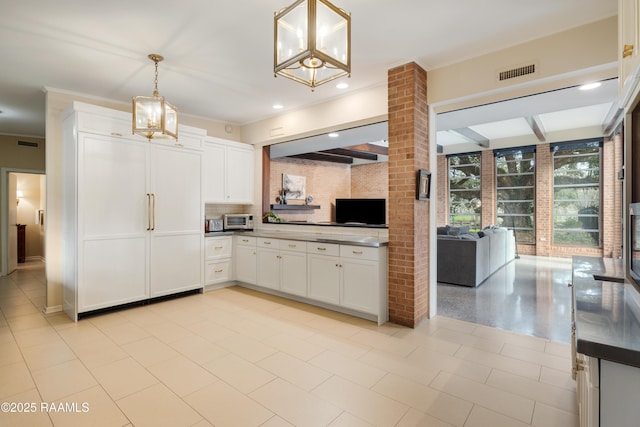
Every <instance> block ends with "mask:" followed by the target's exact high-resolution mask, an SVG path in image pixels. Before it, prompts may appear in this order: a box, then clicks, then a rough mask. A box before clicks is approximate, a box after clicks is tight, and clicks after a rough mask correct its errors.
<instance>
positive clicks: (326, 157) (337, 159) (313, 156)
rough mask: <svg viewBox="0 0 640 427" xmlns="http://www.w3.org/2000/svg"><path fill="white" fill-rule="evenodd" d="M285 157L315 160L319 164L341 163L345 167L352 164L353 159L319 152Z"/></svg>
mask: <svg viewBox="0 0 640 427" xmlns="http://www.w3.org/2000/svg"><path fill="white" fill-rule="evenodd" d="M287 157H290V158H294V159H305V160H317V161H320V162H331V163H342V164H345V165H350V164H352V163H353V159H352V158H351V157H345V156H335V155H333V154H324V153H319V152H315V153H306V154H296V155H293V156H287Z"/></svg>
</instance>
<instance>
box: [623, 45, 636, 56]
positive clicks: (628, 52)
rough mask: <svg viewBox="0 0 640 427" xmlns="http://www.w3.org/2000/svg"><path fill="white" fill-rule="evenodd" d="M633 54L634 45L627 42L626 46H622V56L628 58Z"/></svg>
mask: <svg viewBox="0 0 640 427" xmlns="http://www.w3.org/2000/svg"><path fill="white" fill-rule="evenodd" d="M631 55H633V45H632V44H625V45H624V47H623V48H622V57H623V58H626V57H628V56H631Z"/></svg>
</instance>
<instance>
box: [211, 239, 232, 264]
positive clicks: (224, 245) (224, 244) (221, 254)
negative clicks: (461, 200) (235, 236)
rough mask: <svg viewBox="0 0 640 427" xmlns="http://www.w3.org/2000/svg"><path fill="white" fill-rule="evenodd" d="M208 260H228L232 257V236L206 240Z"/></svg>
mask: <svg viewBox="0 0 640 427" xmlns="http://www.w3.org/2000/svg"><path fill="white" fill-rule="evenodd" d="M205 245H206V254H207V259H216V258H226V257H230V256H231V248H232V240H231V236H225V237H207V238H205Z"/></svg>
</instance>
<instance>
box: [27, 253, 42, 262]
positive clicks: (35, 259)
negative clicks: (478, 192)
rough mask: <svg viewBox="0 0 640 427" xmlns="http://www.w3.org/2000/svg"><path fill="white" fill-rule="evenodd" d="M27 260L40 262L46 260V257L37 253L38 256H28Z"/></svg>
mask: <svg viewBox="0 0 640 427" xmlns="http://www.w3.org/2000/svg"><path fill="white" fill-rule="evenodd" d="M25 261H40V262H46V261H45V258H44V257H43V256H40V255H37V256H28V257H26V258H25Z"/></svg>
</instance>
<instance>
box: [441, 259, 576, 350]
mask: <svg viewBox="0 0 640 427" xmlns="http://www.w3.org/2000/svg"><path fill="white" fill-rule="evenodd" d="M570 281H571V259H568V258H567V259H565V258H549V257H536V256H528V255H521V256H520V258H519V259H516V260H514V261H512V262H510V263H509V264H507V265H505V266H504V267H502V268H501V269H499V270H498V271H496V272H495V273H494V274H493V275H491V276H490V277H489V278H488V279H487V280H486V281H485V282H483V283H482V284H481V285H480V286H478V287H477V288H470V287H466V286H457V285H448V284H444V283H439V284H438V315H440V316H446V317H451V318H454V319H459V320H464V321H467V322H472V323H477V324H480V325H485V326H491V327H494V328H499V329H505V330H509V331H514V332H519V333H523V334H527V335H533V336H536V337H540V338H545V339H549V340H552V341H559V342H566V343H568V342H569V338H570V335H571V332H570V327H571V320H570V316H571V290H570V288H569V287H568V286H567V284H568V283H569V282H570Z"/></svg>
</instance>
